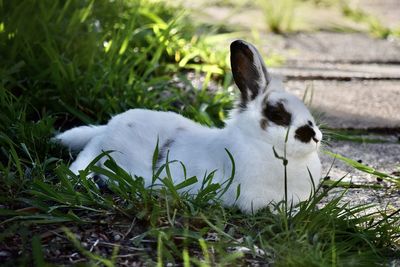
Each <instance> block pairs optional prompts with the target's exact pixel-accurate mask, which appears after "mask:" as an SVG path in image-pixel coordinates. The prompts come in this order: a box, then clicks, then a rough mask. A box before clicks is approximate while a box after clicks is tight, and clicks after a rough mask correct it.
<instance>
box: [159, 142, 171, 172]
mask: <svg viewBox="0 0 400 267" xmlns="http://www.w3.org/2000/svg"><path fill="white" fill-rule="evenodd" d="M174 142H175V140H174V139H167V140H166V141H165V142H164V144H163V145H162V146H161V148H160V152H158V159H157V164H156V166H158V167H159V166H161V164H162V163H163V161H164V160H165V158H166V156H167V152H168V150H169V149H170V147H171V146H172V144H173V143H174Z"/></svg>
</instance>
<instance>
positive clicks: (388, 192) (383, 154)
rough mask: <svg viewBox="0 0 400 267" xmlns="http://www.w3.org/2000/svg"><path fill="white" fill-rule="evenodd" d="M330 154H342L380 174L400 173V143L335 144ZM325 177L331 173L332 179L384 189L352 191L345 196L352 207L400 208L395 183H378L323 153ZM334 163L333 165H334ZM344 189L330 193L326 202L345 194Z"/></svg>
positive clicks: (365, 174) (355, 189) (356, 189)
mask: <svg viewBox="0 0 400 267" xmlns="http://www.w3.org/2000/svg"><path fill="white" fill-rule="evenodd" d="M330 145H331V146H330V147H329V148H326V149H327V150H329V151H332V152H334V153H338V154H340V155H343V156H346V157H348V158H351V159H354V160H361V161H362V163H363V164H366V165H368V166H370V167H373V168H375V169H376V170H378V171H381V172H384V173H387V174H392V173H393V172H398V171H400V144H398V143H397V144H360V143H351V142H343V141H338V142H332V143H331V144H330ZM321 160H322V165H323V170H324V173H323V174H324V175H325V174H326V173H328V170H329V169H330V168H331V166H332V168H331V170H330V171H329V176H330V179H331V180H338V179H340V178H341V177H343V176H345V178H344V179H343V181H346V182H352V183H354V184H355V185H361V186H365V185H367V184H370V185H371V184H372V185H380V186H382V187H383V188H381V189H373V188H362V187H361V188H350V189H348V191H347V192H346V193H345V194H344V197H343V199H342V203H346V202H349V203H350V205H353V206H355V205H360V204H368V205H369V204H375V205H377V207H376V208H375V209H369V210H368V211H369V212H372V211H374V210H377V208H379V209H381V210H382V209H386V208H387V209H389V210H392V211H394V210H396V209H399V208H400V191H399V190H398V188H396V187H395V186H394V184H390V183H387V182H385V181H382V182H378V181H377V177H375V176H373V175H370V174H367V173H364V172H361V171H358V170H356V169H354V168H352V167H349V166H347V165H346V164H344V163H343V162H341V161H339V160H334V159H333V158H332V157H331V156H328V155H325V154H323V153H321ZM332 164H333V165H332ZM343 190H344V189H343V188H337V189H334V190H332V191H331V192H330V194H329V196H328V197H327V199H325V202H326V201H328V200H329V199H332V198H333V197H336V196H338V195H340V194H342V193H343Z"/></svg>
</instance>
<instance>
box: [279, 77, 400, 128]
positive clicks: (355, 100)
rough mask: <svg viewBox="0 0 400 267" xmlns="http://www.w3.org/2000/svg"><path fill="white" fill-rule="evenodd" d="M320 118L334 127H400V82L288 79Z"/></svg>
mask: <svg viewBox="0 0 400 267" xmlns="http://www.w3.org/2000/svg"><path fill="white" fill-rule="evenodd" d="M286 85H287V88H288V89H289V91H291V92H293V93H294V94H296V95H298V96H299V97H303V96H304V94H305V93H306V90H307V91H308V93H307V95H308V97H306V99H305V102H306V103H308V104H309V105H310V107H311V108H312V109H313V110H314V111H315V113H316V116H317V117H319V120H320V121H321V122H322V123H323V124H326V125H327V126H328V127H331V128H360V129H368V128H398V127H400V82H393V81H349V82H344V81H288V82H287V83H286Z"/></svg>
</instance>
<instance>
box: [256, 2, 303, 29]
mask: <svg viewBox="0 0 400 267" xmlns="http://www.w3.org/2000/svg"><path fill="white" fill-rule="evenodd" d="M296 2H297V1H296V0H282V1H272V0H265V1H258V2H257V3H258V5H259V6H260V7H261V9H262V10H263V13H264V20H265V23H266V25H267V27H268V29H269V30H270V31H271V32H274V33H278V34H282V33H287V32H290V31H292V29H293V22H294V18H295V9H296Z"/></svg>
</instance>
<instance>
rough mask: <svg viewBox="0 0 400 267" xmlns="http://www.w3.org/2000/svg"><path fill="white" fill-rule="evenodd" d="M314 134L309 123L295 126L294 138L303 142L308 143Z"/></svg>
mask: <svg viewBox="0 0 400 267" xmlns="http://www.w3.org/2000/svg"><path fill="white" fill-rule="evenodd" d="M314 136H315V131H314V130H313V128H311V127H310V126H309V125H303V126H301V127H299V128H297V130H296V132H295V136H294V137H295V138H296V139H298V140H300V141H301V142H303V143H308V142H310V141H311V139H312V138H313V137H314Z"/></svg>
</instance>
